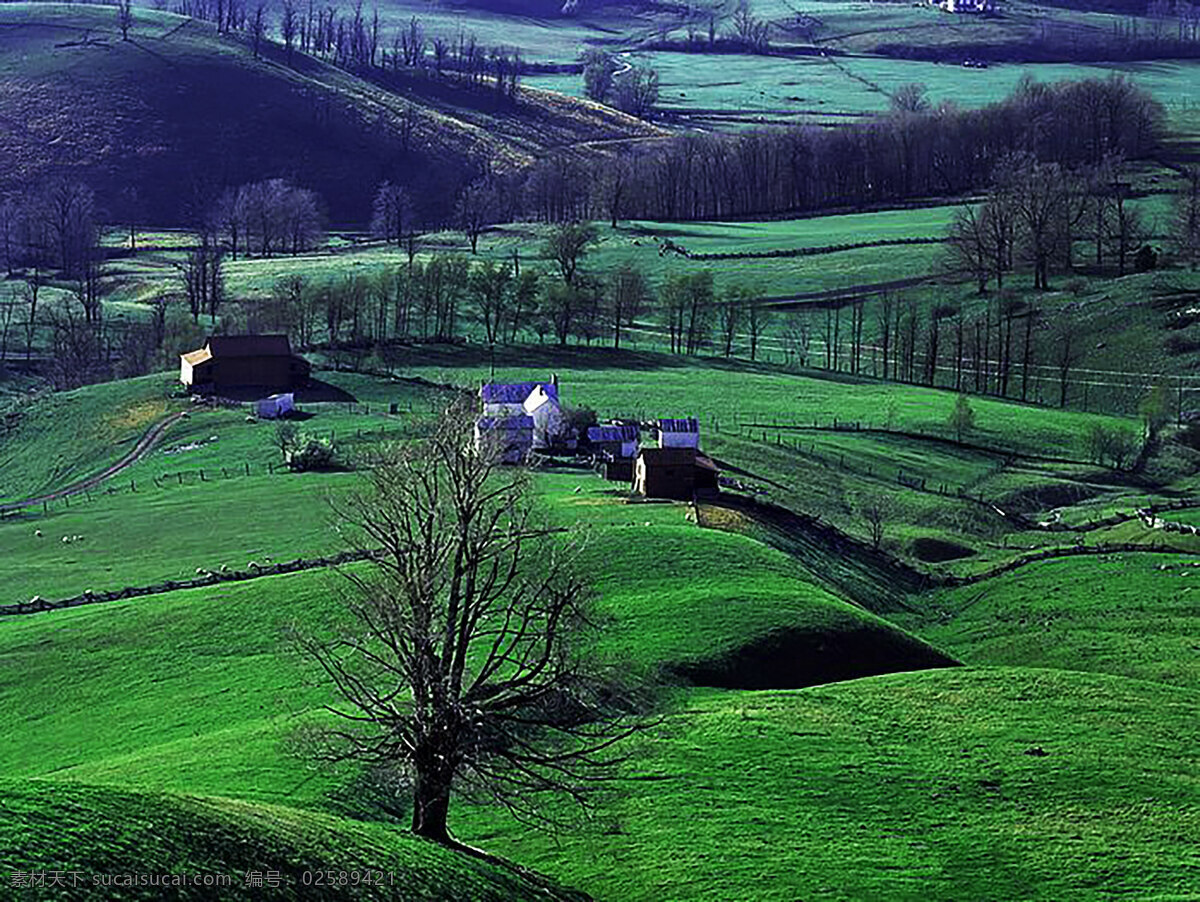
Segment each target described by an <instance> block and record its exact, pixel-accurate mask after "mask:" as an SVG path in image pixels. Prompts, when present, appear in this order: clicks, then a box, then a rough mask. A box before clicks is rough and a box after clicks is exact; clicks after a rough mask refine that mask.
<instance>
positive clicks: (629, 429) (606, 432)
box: [587, 426, 639, 442]
mask: <svg viewBox="0 0 1200 902" xmlns="http://www.w3.org/2000/svg"><path fill="white" fill-rule="evenodd" d="M638 435H639V433H638V428H637V426H589V427H588V430H587V437H588V441H589V442H632V441H636V440H637V438H638Z"/></svg>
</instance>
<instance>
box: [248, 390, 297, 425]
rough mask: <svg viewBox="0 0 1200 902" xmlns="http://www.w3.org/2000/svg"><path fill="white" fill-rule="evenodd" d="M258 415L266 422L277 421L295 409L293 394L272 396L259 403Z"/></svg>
mask: <svg viewBox="0 0 1200 902" xmlns="http://www.w3.org/2000/svg"><path fill="white" fill-rule="evenodd" d="M257 407H258V415H259V416H260V417H261V418H262V419H264V420H277V419H279V418H280V417H281V416H284V415H285V414H288V413H291V411H292V410H294V409H295V399H294V398H293V396H292V393H291V392H288V393H286V394H282V395H271V396H270V397H267V398H262V399H261V400H259V402H258V405H257Z"/></svg>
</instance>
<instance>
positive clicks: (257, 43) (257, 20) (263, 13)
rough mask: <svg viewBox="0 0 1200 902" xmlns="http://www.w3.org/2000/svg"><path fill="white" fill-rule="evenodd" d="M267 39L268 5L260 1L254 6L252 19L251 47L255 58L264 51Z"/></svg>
mask: <svg viewBox="0 0 1200 902" xmlns="http://www.w3.org/2000/svg"><path fill="white" fill-rule="evenodd" d="M266 39H267V7H266V6H265V5H264V4H262V3H259V4H258V5H257V6H255V7H254V15H253V16H252V17H251V19H250V47H251V49H252V50H253V51H254V58H255V59H258V58H259V55H260V54H261V53H262V45H263V41H265V40H266Z"/></svg>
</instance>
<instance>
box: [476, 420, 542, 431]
mask: <svg viewBox="0 0 1200 902" xmlns="http://www.w3.org/2000/svg"><path fill="white" fill-rule="evenodd" d="M475 425H476V426H478V427H479V429H480V431H481V432H490V431H492V430H494V429H504V430H508V431H514V432H515V431H516V430H518V429H532V428H533V417H524V416H521V417H480V418H479V419H478V420H476V421H475Z"/></svg>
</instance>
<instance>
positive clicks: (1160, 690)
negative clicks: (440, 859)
mask: <svg viewBox="0 0 1200 902" xmlns="http://www.w3.org/2000/svg"><path fill="white" fill-rule="evenodd" d="M1198 716H1200V702H1198V700H1197V696H1196V694H1195V693H1194V692H1192V691H1187V690H1183V689H1178V688H1174V687H1170V686H1163V685H1158V684H1154V683H1147V682H1141V681H1137V680H1127V679H1119V678H1115V677H1109V676H1097V675H1093V674H1072V673H1059V672H1055V671H1049V670H1032V669H1030V670H1026V669H1017V668H989V669H980V670H964V669H953V670H935V671H927V672H923V673H915V674H892V675H889V676H882V677H873V678H870V679H863V680H853V681H850V682H845V683H838V684H836V685H832V686H820V687H814V688H811V689H804V690H800V691H798V692H766V693H746V692H715V691H708V692H696V693H695V694H694V695H693V696H692V698H691V700H690V702H689V703H688V704H687V705H686V706H685V707H684V708H682V709H681V710H680V711H679V712H678V713H677V714H676V715H675V716H673V717H672V718H671V719H670V721H669V722H668V723H667V724H666V726H665V727H664V729H663V730H662V731H661V732H660V733H659V734H658V735H656V736H655V737H654V738H653V740H652V741H650V742H648V744H647V749H646V752H645V754H644V756H643V757H639V758H638V759H637V762H636V765H635V767H634V768H632V769H631V771H630V774H629V781H628V783H627V784H626V786H625V790H626V791H625V794H624V796H623V797H621V798H618V799H616V800H614V801H613V802H612V803H611V804H610V805H609V806H607V807H606V808H604V809H603V810H602V811H600V812H598V813H597V815H596V816H595V818H594V819H593V824H592V826H591V828H590V829H587V830H585V831H584V832H582V833H578V834H568V835H563V836H559V837H557V838H555V839H551V838H548V837H546V836H539V835H537V834H536V833H531V832H530V831H528V830H525V829H523V828H521V827H519V826H517V825H515V824H512V823H510V822H507V821H505V820H504V819H503V818H499V817H497V816H496V814H495V813H494V812H490V811H487V810H472V811H470V812H469V814H468V818H469V824H470V832H469V833H467V835H468V836H469V837H471V839H472V840H474V841H477V842H484V843H486V844H487V846H488V848H490V849H496V850H502V851H503V854H506V855H511V856H513V857H515V858H517V859H519V860H520V861H522V862H526V863H528V864H530V865H531V866H533V867H537V868H541V869H544V870H545V871H547V872H549V873H551V874H552V875H554V876H556V877H558V878H560V879H562V880H565V881H567V882H569V883H572V884H574V885H577V886H587V887H589V888H590V889H591V890H592V892H593V893H594V894H595V895H596V896H597V898H600V899H606V900H614V902H615V900H621V902H637V900H651V899H658V898H663V897H664V896H665V897H669V898H671V899H676V900H683V899H697V900H700V899H715V898H719V899H723V900H729V902H733V900H756V902H769V900H780V902H783V900H795V899H889V900H890V899H897V900H919V899H924V900H961V899H973V900H979V902H985V900H986V902H990V900H995V902H1001V900H1012V899H1025V900H1047V902H1051V900H1053V902H1059V900H1064V899H1096V900H1099V899H1112V898H1120V897H1122V896H1127V897H1130V898H1160V899H1171V898H1179V899H1185V898H1190V897H1193V896H1195V895H1196V894H1197V893H1200V870H1198V869H1197V864H1198V863H1200V862H1198V860H1197V857H1196V853H1195V849H1194V844H1193V843H1192V842H1191V837H1192V836H1193V835H1194V834H1195V832H1196V831H1197V829H1200V792H1198V791H1197V787H1196V782H1195V779H1194V771H1195V764H1196V751H1195V735H1196V734H1195V723H1196V718H1197V717H1198ZM614 862H617V863H619V866H617V867H614V866H613V863H614Z"/></svg>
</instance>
